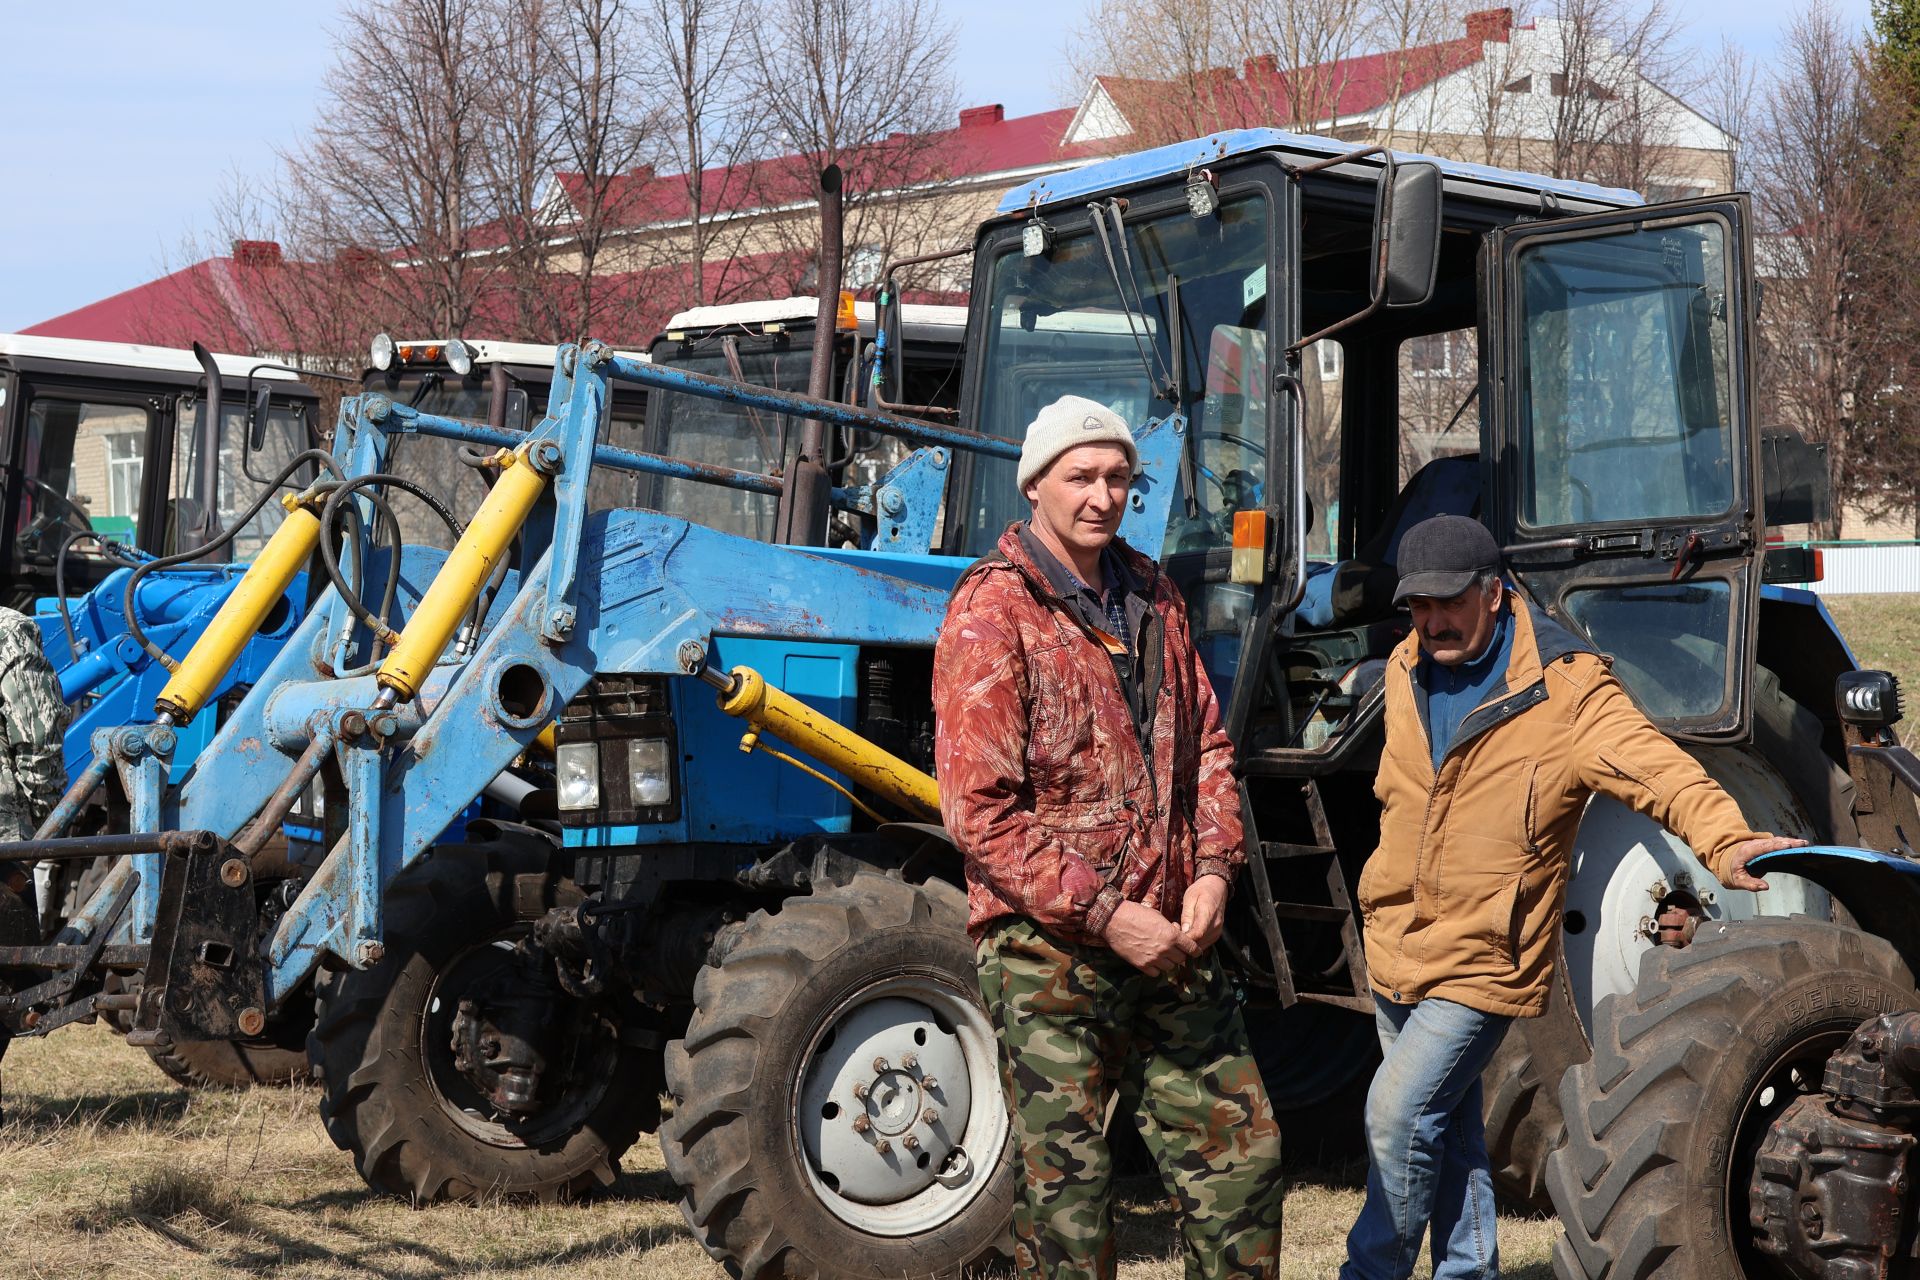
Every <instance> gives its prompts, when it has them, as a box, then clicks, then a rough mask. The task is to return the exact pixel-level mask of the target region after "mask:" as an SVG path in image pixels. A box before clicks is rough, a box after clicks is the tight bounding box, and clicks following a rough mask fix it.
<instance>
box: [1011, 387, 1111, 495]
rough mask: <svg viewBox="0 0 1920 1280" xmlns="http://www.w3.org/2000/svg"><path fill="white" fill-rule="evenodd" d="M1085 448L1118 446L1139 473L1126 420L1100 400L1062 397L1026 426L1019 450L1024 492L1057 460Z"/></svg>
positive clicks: (1020, 473) (1020, 481)
mask: <svg viewBox="0 0 1920 1280" xmlns="http://www.w3.org/2000/svg"><path fill="white" fill-rule="evenodd" d="M1083 444H1117V445H1119V446H1120V447H1121V448H1122V449H1125V450H1126V451H1127V464H1128V465H1129V466H1131V467H1132V468H1134V470H1136V471H1137V470H1139V469H1140V451H1139V450H1138V449H1135V448H1134V447H1133V432H1131V431H1129V430H1128V429H1127V422H1126V419H1125V418H1122V417H1121V416H1120V415H1119V414H1117V413H1115V412H1114V411H1113V410H1111V409H1109V408H1107V406H1105V405H1103V404H1101V403H1100V402H1099V401H1097V400H1089V399H1087V398H1086V397H1085V396H1061V397H1060V398H1059V399H1058V400H1055V401H1054V402H1053V403H1052V404H1050V405H1048V406H1047V407H1046V408H1044V409H1042V410H1041V411H1040V412H1039V414H1037V415H1036V416H1035V417H1034V420H1033V421H1032V422H1030V423H1028V424H1027V438H1026V440H1025V441H1024V442H1023V443H1022V444H1021V446H1020V471H1019V476H1020V480H1019V483H1020V488H1021V491H1022V492H1024V491H1025V490H1026V487H1027V485H1028V484H1030V483H1032V481H1033V479H1034V477H1036V476H1038V475H1039V474H1040V473H1041V472H1042V471H1045V470H1046V469H1047V468H1048V467H1050V466H1052V465H1053V460H1054V459H1055V458H1057V457H1059V456H1060V455H1061V454H1063V453H1065V452H1066V451H1067V450H1069V449H1072V448H1074V447H1076V446H1078V445H1083Z"/></svg>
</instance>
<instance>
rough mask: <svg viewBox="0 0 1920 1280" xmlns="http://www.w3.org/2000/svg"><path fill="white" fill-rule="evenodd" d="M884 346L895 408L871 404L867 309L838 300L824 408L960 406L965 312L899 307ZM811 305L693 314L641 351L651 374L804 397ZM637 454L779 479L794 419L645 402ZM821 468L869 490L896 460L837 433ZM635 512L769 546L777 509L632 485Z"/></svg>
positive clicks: (769, 498)
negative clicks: (701, 377)
mask: <svg viewBox="0 0 1920 1280" xmlns="http://www.w3.org/2000/svg"><path fill="white" fill-rule="evenodd" d="M901 311H902V314H901V316H900V320H899V322H898V323H896V324H894V325H893V326H892V332H891V334H890V335H889V336H890V338H891V339H892V340H894V341H895V342H896V343H897V344H898V346H899V348H900V350H899V356H900V359H899V361H898V364H899V366H900V368H901V370H902V375H901V376H902V385H901V386H899V387H896V388H893V390H894V392H895V396H894V398H895V400H904V401H905V402H907V404H906V405H895V404H893V403H890V402H886V403H883V402H881V401H877V400H876V399H875V395H876V389H875V387H874V382H873V372H874V363H875V355H874V347H875V339H876V332H877V330H876V309H875V305H874V304H873V303H871V302H866V301H855V300H854V298H853V295H852V294H842V295H841V303H840V306H839V308H838V310H837V312H836V315H835V327H836V332H835V335H834V340H833V344H832V346H833V368H832V369H831V370H829V371H828V372H827V376H826V378H825V379H824V387H825V389H826V394H827V397H828V398H829V399H833V400H838V401H841V402H842V403H845V404H851V405H858V406H864V407H868V408H882V409H886V408H896V407H906V408H907V411H909V412H918V413H922V414H925V415H938V414H940V413H942V412H944V413H945V414H946V415H947V416H949V417H950V416H951V415H952V413H953V410H954V407H955V406H956V405H957V404H958V402H959V392H960V359H961V353H960V344H961V340H962V338H963V337H964V336H965V333H966V319H967V313H966V308H964V307H949V306H932V305H922V304H909V305H907V306H905V307H904V308H902V309H901ZM818 317H819V300H818V299H816V298H812V297H794V298H782V299H776V300H770V301H762V302H741V303H728V304H725V305H721V306H710V307H695V308H693V309H691V310H689V311H683V312H681V313H680V314H679V315H676V316H674V317H673V319H671V320H669V321H668V322H667V327H666V330H665V332H663V333H662V334H661V335H660V336H659V337H657V338H655V339H654V341H653V345H652V346H651V347H650V348H649V354H650V356H651V357H652V360H653V363H655V364H658V365H665V366H669V367H673V368H677V369H684V370H687V371H688V372H691V373H700V374H707V375H709V376H712V377H717V378H730V379H732V380H733V381H735V382H748V383H752V384H754V385H756V386H762V387H769V388H772V389H774V390H778V391H791V392H796V393H801V394H805V393H806V392H807V390H808V388H809V387H810V386H811V385H812V378H813V350H814V331H815V329H816V327H817V324H818ZM649 404H650V406H651V409H650V412H649V414H648V420H647V444H646V446H645V447H646V448H647V449H648V450H649V451H650V452H653V453H659V454H665V455H668V456H671V457H675V458H681V459H686V460H688V461H691V462H694V463H701V464H709V465H719V466H723V467H731V468H734V469H736V470H743V471H754V472H778V473H782V474H784V473H785V472H786V471H787V470H788V468H790V467H791V465H792V463H793V461H794V458H795V456H796V455H797V453H798V451H799V448H800V440H801V433H802V427H803V425H804V423H805V421H806V420H805V419H803V418H801V417H799V416H798V415H795V414H785V413H777V412H772V411H769V410H766V409H763V408H757V407H755V406H752V405H744V404H742V405H735V404H727V403H723V402H721V401H717V400H713V399H709V398H706V397H701V396H695V395H690V394H686V393H682V392H673V391H660V390H655V391H654V392H652V393H651V396H650V399H649ZM835 435H836V440H835V442H834V445H833V448H832V456H831V457H830V458H829V459H827V467H828V471H829V473H830V475H831V476H832V479H833V483H834V485H835V486H838V487H843V488H844V487H847V486H858V485H870V484H873V483H874V482H875V481H877V480H879V479H880V478H881V477H882V476H884V475H885V474H886V473H887V472H888V471H889V470H890V469H891V468H892V466H893V465H894V464H895V463H897V462H899V461H900V460H901V458H902V457H903V456H904V455H905V450H904V449H903V448H902V447H901V446H900V445H899V443H898V442H897V441H894V440H892V439H890V438H889V437H886V436H880V435H865V434H863V433H859V432H854V431H848V430H839V431H836V433H835ZM639 505H641V506H646V507H652V508H653V509H655V510H657V511H668V512H672V513H674V514H676V515H685V516H687V517H688V518H689V519H692V520H697V521H699V522H700V523H701V524H705V525H707V526H709V527H711V528H715V529H719V530H722V531H723V532H726V533H736V534H740V535H741V536H743V537H748V538H753V539H755V540H757V541H767V540H769V539H770V538H771V537H772V536H773V531H774V522H775V514H776V507H777V505H778V503H777V500H776V499H775V498H774V496H773V495H771V494H766V493H754V492H749V491H745V490H738V489H733V490H729V489H721V488H717V487H715V486H714V485H711V484H707V483H703V482H701V481H698V480H693V479H684V480H682V479H671V478H666V477H656V478H653V479H651V480H643V481H642V498H641V501H640V503H639ZM850 518H851V515H850V513H841V514H840V515H839V517H838V521H839V525H838V529H837V533H838V535H839V536H837V537H835V538H833V539H831V540H832V541H834V542H840V541H847V540H852V541H858V537H857V534H855V533H854V532H853V530H852V525H851V524H850V523H849V520H850Z"/></svg>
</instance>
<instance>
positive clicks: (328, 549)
mask: <svg viewBox="0 0 1920 1280" xmlns="http://www.w3.org/2000/svg"><path fill="white" fill-rule="evenodd" d="M372 485H384V486H388V487H391V488H394V489H398V490H400V491H401V492H402V493H410V494H412V495H413V496H414V497H416V498H418V499H420V501H422V502H424V503H425V504H426V505H427V507H428V509H429V510H431V511H432V512H433V513H434V514H435V515H437V516H439V517H440V519H441V520H442V521H443V522H445V524H446V526H447V528H448V530H449V531H451V532H452V534H453V540H454V542H455V543H458V542H459V541H460V538H461V535H463V534H464V533H466V526H464V525H462V524H461V523H460V521H459V520H458V519H457V518H456V517H455V516H454V514H453V512H452V511H450V510H449V509H448V508H447V505H446V504H445V503H443V502H441V501H440V499H438V498H436V497H434V496H433V494H431V493H429V492H428V491H427V490H426V489H424V488H422V487H421V486H419V485H417V484H415V483H413V481H411V480H407V479H404V478H403V477H400V476H395V475H386V474H384V473H375V474H373V475H365V476H355V477H354V478H353V479H351V480H348V481H346V482H344V483H342V484H341V485H339V486H338V487H336V488H335V489H334V491H333V492H332V493H330V494H328V495H327V504H326V506H324V507H322V508H321V510H320V559H321V562H322V563H323V564H325V565H326V568H327V577H329V578H331V579H332V580H333V587H334V590H336V591H338V592H339V593H340V598H341V599H342V600H344V601H345V602H346V605H347V608H348V609H350V610H352V612H353V616H354V617H355V619H357V620H358V621H360V622H361V623H364V624H365V625H366V626H367V627H368V629H370V630H371V631H372V632H373V634H374V638H375V639H376V640H377V641H384V640H385V638H386V637H387V636H388V635H390V634H391V633H392V628H391V627H389V626H388V625H387V623H386V619H385V618H379V617H375V616H374V614H373V613H372V612H371V611H370V610H369V609H368V608H367V606H366V604H365V602H363V601H362V600H361V598H360V594H359V592H357V591H355V590H354V589H353V587H352V586H351V585H350V584H349V583H348V582H347V580H346V575H345V574H344V573H343V572H341V569H340V558H339V555H338V553H337V552H336V551H335V550H334V546H333V539H334V527H335V525H336V524H337V523H338V522H339V516H340V503H341V501H342V500H343V499H344V498H346V497H347V496H348V495H349V494H352V493H354V492H356V491H357V490H360V489H364V488H367V487H369V486H372ZM388 518H389V519H391V518H392V517H391V515H390V514H389V517H388ZM398 528H399V526H398V524H397V522H396V523H395V525H394V529H395V532H396V533H397V532H398ZM399 564H400V548H399V543H398V542H397V541H396V542H395V545H394V556H393V566H392V567H391V568H389V570H388V577H389V580H392V579H393V578H394V577H395V576H397V574H398V572H399ZM389 607H391V605H389Z"/></svg>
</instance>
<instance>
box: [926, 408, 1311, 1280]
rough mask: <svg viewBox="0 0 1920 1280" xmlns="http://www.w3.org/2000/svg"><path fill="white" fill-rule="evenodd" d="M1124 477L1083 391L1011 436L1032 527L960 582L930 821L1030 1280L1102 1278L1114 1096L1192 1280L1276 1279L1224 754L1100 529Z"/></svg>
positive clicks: (1228, 749)
mask: <svg viewBox="0 0 1920 1280" xmlns="http://www.w3.org/2000/svg"><path fill="white" fill-rule="evenodd" d="M1135 464H1136V454H1135V452H1134V444H1133V436H1132V433H1131V432H1129V431H1128V429H1127V425H1126V423H1125V422H1124V421H1122V420H1121V418H1120V417H1119V415H1117V414H1115V413H1114V412H1113V411H1112V410H1110V409H1108V408H1106V407H1105V406H1104V405H1101V404H1097V403H1095V402H1094V401H1091V400H1086V399H1083V398H1081V397H1079V396H1066V397H1063V398H1062V399H1060V400H1058V401H1056V402H1055V403H1053V404H1051V405H1049V406H1047V407H1046V408H1045V409H1043V410H1042V411H1041V412H1040V414H1039V416H1038V417H1037V418H1036V419H1035V420H1034V422H1033V424H1032V425H1031V426H1029V427H1028V429H1027V438H1026V441H1025V447H1024V448H1023V450H1022V451H1021V455H1020V467H1019V472H1018V478H1019V483H1020V487H1021V489H1022V491H1023V492H1024V493H1025V495H1026V497H1027V500H1028V501H1029V502H1030V503H1031V504H1032V509H1033V514H1032V518H1031V519H1029V520H1026V521H1023V522H1020V523H1016V524H1014V525H1013V526H1011V527H1010V528H1009V529H1008V530H1007V532H1006V533H1005V534H1004V535H1003V536H1002V537H1001V539H1000V544H999V548H998V550H997V552H996V553H995V554H993V555H991V556H989V557H987V558H986V559H985V560H982V561H981V562H980V563H979V564H977V565H975V566H974V567H973V568H972V569H970V570H968V571H967V573H966V575H965V576H963V577H962V578H961V580H960V582H959V584H958V585H957V586H955V588H954V591H953V600H952V602H951V604H949V606H948V608H947V618H946V623H945V625H944V626H943V627H942V628H941V630H940V642H939V646H938V648H937V649H936V650H935V652H934V669H933V705H934V713H935V716H936V731H935V739H934V767H935V770H936V772H937V773H938V775H939V779H940V810H941V814H942V816H943V817H944V818H945V820H946V825H947V829H948V830H949V831H951V832H952V833H953V836H954V839H955V841H956V842H957V843H958V844H959V846H960V849H961V851H962V852H963V853H964V854H965V855H966V874H967V900H968V907H969V920H968V929H969V931H970V932H971V933H972V935H973V938H974V943H975V956H976V960H977V962H978V964H979V968H980V990H981V994H982V995H983V996H984V998H985V1000H986V1004H987V1008H988V1010H989V1011H990V1012H991V1013H992V1015H993V1017H994V1020H995V1024H996V1028H997V1030H998V1033H999V1038H1000V1046H1001V1067H1002V1073H1003V1083H1004V1085H1005V1087H1006V1092H1007V1098H1008V1102H1009V1104H1010V1106H1011V1109H1012V1113H1013V1123H1014V1133H1015V1137H1016V1139H1017V1140H1018V1142H1019V1144H1020V1147H1021V1156H1022V1159H1021V1167H1022V1169H1023V1171H1024V1174H1025V1177H1024V1179H1023V1186H1022V1188H1021V1195H1020V1199H1019V1201H1018V1203H1017V1204H1016V1205H1015V1208H1014V1243H1015V1252H1016V1260H1017V1261H1018V1264H1019V1268H1020V1274H1021V1275H1022V1276H1023V1277H1027V1278H1028V1280H1082V1278H1084V1280H1095V1278H1096V1277H1111V1276H1112V1275H1113V1274H1114V1263H1115V1256H1114V1248H1113V1211H1112V1200H1111V1180H1112V1160H1111V1157H1110V1153H1109V1151H1108V1147H1107V1142H1106V1135H1105V1123H1106V1117H1107V1111H1108V1103H1109V1101H1110V1100H1111V1099H1112V1098H1113V1097H1114V1095H1115V1094H1120V1095H1123V1096H1127V1097H1129V1098H1131V1099H1133V1100H1134V1101H1135V1102H1137V1104H1138V1121H1139V1124H1140V1128H1141V1131H1142V1134H1143V1136H1144V1137H1145V1138H1146V1142H1147V1148H1148V1150H1149V1151H1151V1152H1152V1154H1153V1156H1154V1158H1155V1160H1156V1161H1157V1163H1158V1164H1159V1166H1160V1172H1161V1177H1162V1179H1163V1180H1164V1181H1165V1182H1166V1184H1167V1188H1168V1190H1169V1192H1170V1193H1171V1194H1172V1195H1173V1196H1174V1198H1175V1200H1176V1202H1177V1203H1178V1204H1179V1206H1180V1210H1181V1219H1182V1221H1181V1227H1182V1231H1183V1234H1184V1237H1185V1243H1186V1254H1187V1275H1188V1276H1189V1277H1192V1278H1194V1280H1202V1278H1205V1280H1212V1278H1214V1277H1219V1278H1220V1280H1226V1277H1236V1278H1238V1277H1267V1278H1269V1280H1275V1278H1277V1277H1278V1275H1279V1267H1280V1204H1281V1197H1282V1186H1281V1181H1280V1171H1279V1164H1280V1132H1279V1127H1278V1125H1277V1123H1276V1122H1275V1119H1274V1115H1273V1108H1272V1106H1271V1105H1270V1104H1269V1102H1268V1099H1267V1093H1266V1089H1265V1087H1264V1086H1263V1085H1262V1083H1261V1080H1260V1073H1259V1071H1258V1069H1257V1068H1256V1067H1255V1066H1254V1063H1253V1060H1252V1056H1251V1054H1250V1053H1249V1051H1248V1048H1247V1033H1246V1028H1245V1026H1244V1024H1243V1023H1242V1022H1241V1018H1240V1011H1239V1007H1238V1005H1237V1004H1236V1003H1235V1001H1234V998H1233V995H1232V993H1231V991H1230V989H1229V987H1228V985H1227V983H1226V980H1225V978H1224V977H1223V975H1222V973H1221V970H1220V966H1219V964H1218V963H1217V961H1216V960H1215V958H1214V956H1213V954H1212V947H1213V943H1214V941H1215V939H1216V938H1218V937H1219V935H1220V928H1221V924H1222V921H1223V918H1224V915H1225V909H1226V903H1227V895H1228V893H1229V891H1230V888H1231V885H1232V880H1233V876H1234V875H1235V874H1236V873H1237V872H1238V870H1239V868H1240V866H1241V865H1242V864H1243V863H1244V862H1245V860H1246V858H1245V854H1244V852H1243V850H1242V847H1241V846H1242V842H1243V836H1242V833H1241V826H1240V789H1239V785H1238V783H1237V782H1236V781H1235V779H1234V776H1233V749H1232V746H1231V745H1230V744H1229V742H1228V740H1227V735H1226V734H1225V733H1224V732H1223V731H1222V729H1221V727H1220V716H1219V712H1218V709H1217V707H1216V705H1215V702H1214V697H1213V688H1212V686H1211V684H1209V682H1208V679H1207V673H1206V671H1205V669H1204V668H1202V666H1201V665H1200V659H1199V655H1198V654H1197V653H1196V652H1195V651H1194V647H1193V638H1192V636H1191V634H1190V633H1189V632H1188V629H1187V617H1186V610H1185V608H1184V606H1183V605H1182V602H1181V597H1180V592H1179V591H1178V589H1176V588H1175V587H1174V585H1173V583H1172V582H1171V581H1169V580H1168V578H1167V577H1166V575H1165V574H1163V573H1161V572H1160V569H1159V566H1158V565H1157V564H1155V563H1154V562H1153V561H1152V560H1150V559H1148V558H1147V557H1146V556H1143V555H1141V554H1140V553H1139V552H1137V551H1135V550H1133V549H1132V548H1131V547H1128V546H1127V545H1126V544H1125V543H1124V542H1121V541H1120V540H1119V539H1118V538H1117V537H1116V536H1115V535H1116V534H1117V533H1118V531H1119V527H1120V516H1121V513H1122V512H1123V511H1124V510H1125V508H1126V501H1127V493H1128V490H1129V488H1130V486H1131V482H1132V478H1133V471H1134V467H1135Z"/></svg>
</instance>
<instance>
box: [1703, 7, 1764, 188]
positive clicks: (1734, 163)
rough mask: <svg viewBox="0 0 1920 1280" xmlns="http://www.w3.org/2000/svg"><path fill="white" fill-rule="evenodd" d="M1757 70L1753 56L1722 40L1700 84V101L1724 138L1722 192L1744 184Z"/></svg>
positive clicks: (1758, 82) (1755, 105)
mask: <svg viewBox="0 0 1920 1280" xmlns="http://www.w3.org/2000/svg"><path fill="white" fill-rule="evenodd" d="M1759 84H1760V69H1759V67H1758V66H1757V65H1756V64H1755V62H1754V60H1753V57H1752V55H1751V54H1749V53H1748V52H1747V51H1746V50H1745V49H1743V48H1742V47H1741V46H1740V45H1738V44H1736V43H1734V42H1733V41H1732V40H1728V39H1726V38H1724V37H1723V38H1722V39H1721V41H1720V51H1719V52H1718V53H1717V54H1716V55H1715V56H1714V59H1713V62H1712V64H1711V66H1710V69H1709V70H1708V72H1707V74H1706V76H1705V77H1704V78H1703V81H1702V84H1701V94H1702V98H1701V100H1702V102H1703V103H1704V104H1705V106H1706V109H1707V113H1708V114H1709V115H1710V116H1711V117H1712V118H1713V122H1714V124H1715V125H1717V126H1719V128H1720V131H1721V132H1722V133H1724V134H1726V135H1727V138H1728V146H1727V175H1726V188H1725V189H1726V190H1728V191H1738V190H1740V189H1741V187H1743V186H1744V185H1745V184H1746V182H1747V181H1748V172H1747V163H1746V157H1745V156H1744V155H1743V154H1742V150H1743V148H1744V147H1745V146H1746V140H1747V135H1748V134H1749V133H1751V132H1752V130H1753V127H1754V124H1755V112H1756V111H1757V110H1758V109H1759V102H1758V100H1757V94H1758V91H1759Z"/></svg>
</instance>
